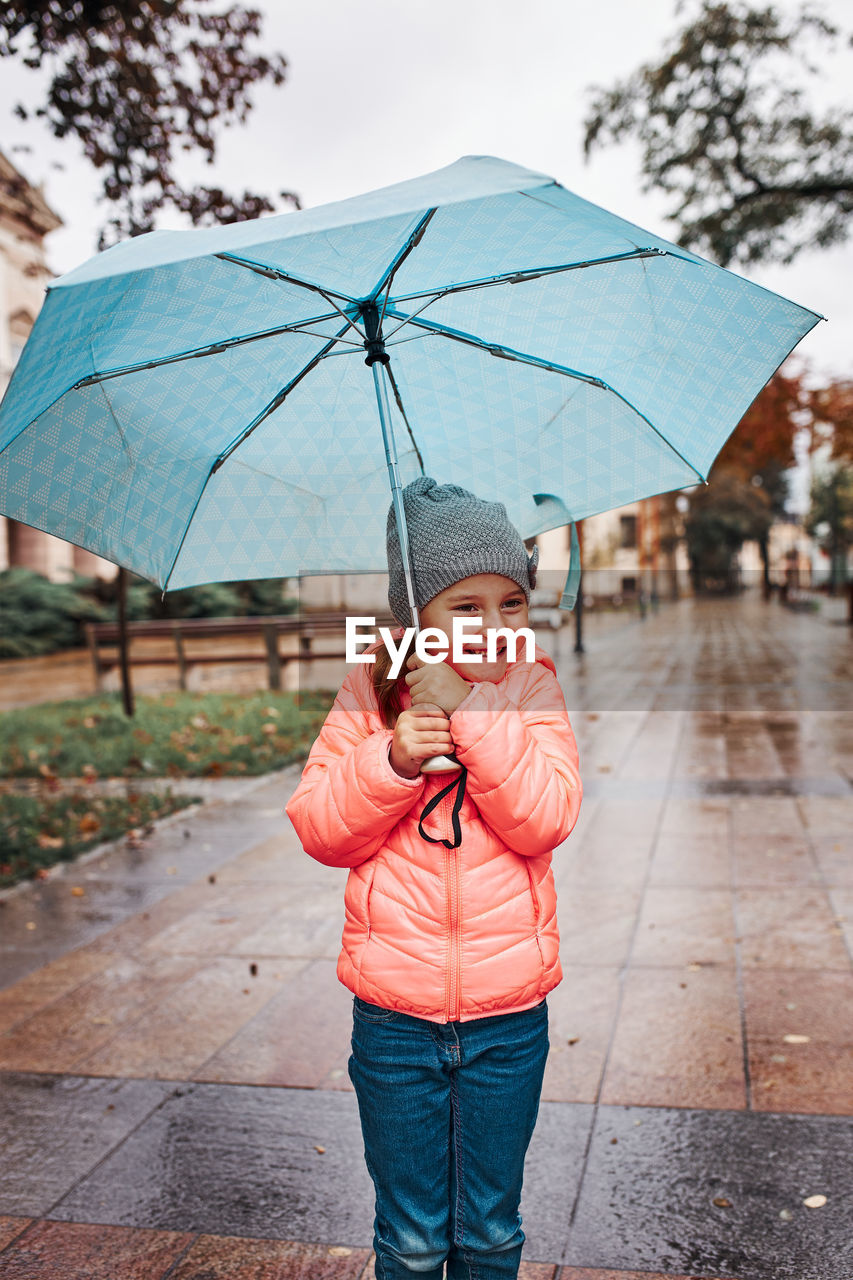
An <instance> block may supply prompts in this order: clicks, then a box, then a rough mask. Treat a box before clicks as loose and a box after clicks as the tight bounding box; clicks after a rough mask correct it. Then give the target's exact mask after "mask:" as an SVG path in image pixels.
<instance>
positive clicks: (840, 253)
mask: <svg viewBox="0 0 853 1280" xmlns="http://www.w3.org/2000/svg"><path fill="white" fill-rule="evenodd" d="M259 7H261V8H263V9H264V10H265V12H266V15H267V20H266V32H265V40H264V44H265V47H266V48H267V49H268V50H270V49H278V50H280V51H281V52H283V53H284V54H285V56H286V57H287V58H288V61H289V64H290V73H289V77H288V81H287V83H286V84H285V85H284V86H283V87H282V88H280V89H264V90H262V91H261V92H260V93H259V94H258V96H257V106H256V110H255V111H254V112H253V114H252V115H251V117H250V119H249V123H248V124H247V126H246V127H244V128H243V129H240V130H236V129H235V130H232V131H230V133H226V134H224V135H223V140H222V145H221V152H220V156H219V158H218V161H217V164H216V167H215V169H214V170H213V171H211V170H210V169H206V168H203V167H199V173H198V176H199V177H201V178H203V179H204V180H205V181H208V182H209V181H211V179H212V178H214V179H215V180H216V181H218V182H220V183H221V184H222V185H223V186H225V187H226V188H228V187H233V188H234V189H236V190H242V189H243V188H244V187H251V188H253V189H255V190H263V191H265V192H268V193H270V194H274V193H276V192H277V191H280V190H283V189H290V190H294V191H296V192H297V193H298V194H299V196H300V198H301V200H302V203H303V205H304V206H309V205H316V204H323V203H325V202H327V201H330V200H336V199H340V198H342V197H345V196H349V195H354V194H357V193H359V192H362V191H367V190H371V189H372V188H374V187H379V186H384V185H387V184H389V183H392V182H397V181H400V180H402V179H404V178H409V177H413V176H415V175H416V174H419V173H423V172H426V171H429V170H431V169H436V168H440V167H441V166H443V165H445V164H449V163H450V162H451V161H453V160H456V159H458V157H459V156H462V155H468V154H490V155H496V156H500V157H502V158H504V159H507V160H512V161H515V162H516V163H519V164H523V165H526V166H527V167H529V168H533V169H539V170H541V171H542V172H544V173H547V174H550V175H551V176H553V177H555V178H556V179H557V180H558V181H559V182H561V183H562V184H563V185H564V186H566V187H568V188H570V189H571V190H573V191H576V192H578V193H579V194H580V195H582V196H584V197H585V198H586V199H589V200H592V201H594V202H596V203H598V204H601V205H603V206H605V207H606V208H609V209H612V210H613V211H614V212H616V213H619V214H621V215H622V216H623V217H626V218H629V219H631V220H632V221H635V222H638V223H639V224H640V225H642V226H646V227H647V228H648V229H650V230H653V231H656V232H659V233H661V234H663V235H667V236H672V234H673V232H672V227H671V226H670V225H668V224H667V223H666V222H665V212H666V208H667V204H666V201H665V200H663V199H662V198H661V196H660V195H656V194H647V195H644V194H643V193H642V192H641V191H640V189H639V176H638V165H637V158H636V153H635V152H634V150H633V148H631V147H620V148H618V149H609V150H608V151H607V152H606V153H605V152H601V153H598V154H597V155H596V156H595V158H594V159H593V160H592V161H591V162H590V163H589V164H586V163H585V162H584V160H583V156H582V147H581V140H582V121H583V116H584V112H585V103H586V91H587V88H588V86H590V85H591V84H610V83H612V81H613V80H614V79H615V78H617V77H619V76H623V75H626V74H627V73H629V72H630V71H632V70H633V69H634V68H635V67H636V66H637V65H638V64H639V63H640V62H641V61H646V60H648V59H650V58H655V57H657V56H658V55H659V53H660V51H661V48H662V45H663V43H664V41H665V40H666V38H667V36H668V35H669V34H670V33H671V32H672V31H673V30H674V28H675V25H676V19H675V16H674V10H675V5H674V0H642V3H637V0H599V2H598V3H590V0H523V3H519V0H429V3H428V4H418V3H405V2H403V0H360V2H359V3H353V2H352V0H265V3H263V4H261V5H259ZM780 7H782V8H785V9H792V8H793V7H795V6H794V5H793V3H791V0H782V3H781V6H780ZM820 7H821V8H822V10H823V11H824V12H827V13H829V14H830V15H831V16H835V17H836V18H837V19H838V20H839V21H841V20H843V18H844V16H845V11H846V10H847V7H848V0H823V2H822V4H821V6H820ZM847 73H848V76H849V63H848V67H847ZM35 83H36V81H35V77H34V76H33V74H32V73H28V72H26V71H25V70H24V69H23V68H20V67H18V66H16V65H14V64H12V63H10V62H8V61H7V62H5V63H4V64H3V65H2V76H0V113H2V121H3V128H2V133H0V147H2V149H3V150H4V151H6V152H7V154H9V156H10V158H11V159H12V160H13V161H14V162H15V163H16V164H17V165H18V167H19V168H21V169H22V171H23V172H24V173H25V174H26V176H27V177H29V178H30V179H31V180H34V181H36V182H44V183H45V188H46V195H47V198H48V200H49V202H50V203H51V205H52V206H53V208H54V209H55V210H56V211H57V213H58V214H60V216H61V217H62V218H63V219H64V220H65V223H66V226H65V227H64V228H63V229H62V230H60V231H58V232H55V233H54V234H53V235H52V236H51V237H50V239H49V241H48V249H49V259H50V264H51V266H52V267H53V269H54V270H56V271H58V272H61V271H65V270H68V269H70V268H71V267H72V266H75V265H77V264H78V263H79V262H81V261H83V260H84V259H85V258H87V257H89V256H90V255H91V254H92V252H94V245H95V241H96V238H97V229H98V225H99V222H100V221H102V220H103V216H104V215H103V214H102V213H101V212H100V211H99V210H98V208H97V207H96V205H95V203H94V198H93V196H94V192H95V189H96V181H95V179H94V178H93V177H92V176H91V174H90V173H89V172H88V171H87V169H86V167H85V164H84V163H83V162H82V161H81V160H79V158H78V155H77V153H76V151H75V144H74V143H73V142H70V141H66V142H64V143H60V142H57V141H55V140H53V139H49V138H47V137H46V135H45V134H44V132H43V131H41V130H40V128H39V126H38V125H35V124H32V125H22V124H20V123H19V122H17V121H16V120H15V119H14V118H13V116H12V107H13V105H14V102H15V101H16V100H17V98H18V97H21V96H27V97H30V98H31V99H32V95H33V92H34V86H35ZM843 86H844V81H843V79H842V74H841V72H840V69H838V70H836V72H835V79H834V81H833V80H830V81H829V83H828V84H827V83H825V84H824V85H823V86H822V90H821V91H822V92H823V93H825V94H828V95H832V96H834V97H836V99H837V98H838V97H840V94H841V93H842V92H843V91H844V90H843ZM21 143H24V144H29V145H30V146H31V147H32V148H33V149H32V150H31V151H29V152H25V151H21V150H18V149H16V148H17V146H18V144H21ZM59 164H62V165H63V166H64V167H63V168H61V169H60V168H58V167H57V165H59ZM162 225H175V226H177V225H180V224H179V222H178V221H177V220H176V218H175V217H174V215H173V216H171V218H170V217H166V218H164V220H163V222H162ZM750 275H751V276H752V278H753V279H755V280H757V281H758V282H759V283H761V284H763V285H766V286H767V287H769V288H772V289H775V290H777V291H778V292H780V293H783V294H785V295H786V296H787V297H790V298H793V299H794V300H795V301H797V302H800V303H802V304H803V305H805V306H808V307H811V308H812V309H813V310H815V311H818V312H821V313H823V314H824V315H826V316H828V317H829V321H830V322H829V323H828V324H821V325H818V326H817V327H816V329H814V330H813V331H812V333H811V334H809V335H808V336H807V337H806V338H805V339H804V340H803V342H802V343H801V345H800V348H799V351H800V353H801V355H802V357H803V358H804V359H806V360H807V361H808V362H809V364H810V365H811V366H812V369H813V371H814V373H815V374H817V375H821V374H826V373H828V374H833V375H836V376H847V377H849V376H851V372H853V370H851V361H850V348H851V339H853V288H851V283H853V245H848V246H845V247H844V248H841V249H835V250H832V251H828V252H823V253H808V254H803V255H802V256H801V257H800V258H799V259H798V260H797V262H796V263H795V264H794V265H793V266H791V267H760V268H755V269H753V270H751V271H750Z"/></svg>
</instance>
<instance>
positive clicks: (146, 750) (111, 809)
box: [0, 691, 334, 887]
mask: <svg viewBox="0 0 853 1280" xmlns="http://www.w3.org/2000/svg"><path fill="white" fill-rule="evenodd" d="M333 697H334V695H333V694H331V693H303V694H301V695H300V696H299V700H298V703H297V700H296V697H295V696H294V694H292V693H271V692H269V691H267V692H261V693H256V694H248V695H246V694H227V693H206V694H193V693H168V694H162V695H160V696H159V697H153V698H152V697H149V698H144V697H140V698H138V699H137V703H136V715H135V716H134V717H133V718H132V719H130V720H128V719H127V717H126V716H125V715H124V714H123V712H122V709H121V702H120V701H119V698H118V697H117V696H115V695H111V696H101V697H94V698H79V699H75V700H73V701H68V702H47V703H42V704H41V705H40V706H37V707H25V708H22V709H20V710H15V711H6V712H3V713H0V778H3V779H10V780H11V779H33V780H34V781H32V782H30V783H28V784H27V783H25V784H24V786H25V787H26V790H25V791H22V790H21V788H20V787H18V788H17V789H12V788H10V787H7V788H6V789H5V790H0V887H2V886H8V885H10V884H14V883H15V882H16V881H17V880H22V879H24V878H26V877H27V876H38V875H39V874H43V873H45V872H46V869H47V868H48V867H50V866H52V865H53V864H54V863H56V862H59V861H67V860H70V859H72V858H75V857H77V855H78V854H80V853H83V852H85V850H87V849H91V848H92V847H93V846H94V845H96V844H100V843H101V842H102V841H104V840H115V839H118V838H119V837H120V836H123V835H125V834H127V833H130V834H131V838H133V839H136V838H141V833H144V832H145V831H146V829H148V828H150V824H151V823H152V822H154V821H155V820H156V819H157V818H161V817H164V816H165V815H166V814H168V813H173V812H174V811H175V810H176V809H181V808H183V807H184V806H185V805H188V804H191V803H192V797H188V796H177V795H174V794H172V792H171V790H170V789H168V787H166V788H159V789H157V790H156V791H155V790H148V789H145V790H143V789H141V788H134V787H133V785H132V783H130V782H129V780H131V779H134V778H199V777H207V778H211V777H216V778H218V777H225V776H232V777H239V776H249V775H257V774H262V773H268V772H270V771H271V770H273V769H280V768H282V767H283V766H284V765H286V764H290V763H291V762H293V761H294V760H299V759H302V758H303V757H304V756H305V755H307V754H308V750H309V748H310V746H311V743H312V742H313V741H314V738H315V737H316V736H317V733H318V731H319V729H320V726H321V724H322V723H323V720H324V719H325V716H326V712H327V711H328V709H329V707H330V705H331V703H332V699H333ZM67 778H73V779H79V780H80V785H79V786H71V787H69V786H67V785H65V784H63V782H61V781H60V780H61V779H67ZM107 778H124V779H127V780H128V783H129V784H128V785H127V786H126V787H120V788H119V789H118V790H116V789H115V788H114V787H113V788H103V787H99V785H98V783H99V780H100V779H107Z"/></svg>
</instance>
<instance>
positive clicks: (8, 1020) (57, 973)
mask: <svg viewBox="0 0 853 1280" xmlns="http://www.w3.org/2000/svg"><path fill="white" fill-rule="evenodd" d="M107 963H108V961H107V959H106V958H105V957H104V956H102V955H99V954H98V953H97V952H96V951H92V950H91V949H90V948H87V947H81V948H79V949H78V950H77V951H70V952H69V953H68V954H67V955H64V956H60V957H59V959H57V960H53V961H51V962H50V963H49V964H45V965H42V967H41V968H40V969H36V970H34V972H32V973H30V974H28V975H27V976H26V977H25V978H21V979H20V980H19V981H18V982H14V983H12V985H11V986H8V987H4V988H3V990H2V991H0V1031H7V1030H8V1029H9V1028H10V1027H13V1026H14V1025H15V1023H16V1022H20V1021H21V1020H22V1019H23V1018H27V1017H29V1016H30V1015H31V1014H33V1013H35V1012H36V1011H37V1010H38V1009H42V1008H44V1006H45V1005H48V1004H52V1003H53V1001H54V1000H58V999H59V998H60V997H61V996H64V995H67V994H68V992H69V991H73V990H74V988H75V987H79V986H80V984H81V983H83V982H86V980H87V979H88V978H91V977H92V975H93V974H95V973H98V972H99V971H100V970H102V969H104V968H105V967H106V965H107Z"/></svg>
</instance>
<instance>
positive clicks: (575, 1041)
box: [566, 1036, 580, 1044]
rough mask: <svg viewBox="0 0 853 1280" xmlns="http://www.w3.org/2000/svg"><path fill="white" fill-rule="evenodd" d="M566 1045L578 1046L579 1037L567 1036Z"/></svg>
mask: <svg viewBox="0 0 853 1280" xmlns="http://www.w3.org/2000/svg"><path fill="white" fill-rule="evenodd" d="M566 1044H580V1036H569V1038H568V1040H567V1041H566Z"/></svg>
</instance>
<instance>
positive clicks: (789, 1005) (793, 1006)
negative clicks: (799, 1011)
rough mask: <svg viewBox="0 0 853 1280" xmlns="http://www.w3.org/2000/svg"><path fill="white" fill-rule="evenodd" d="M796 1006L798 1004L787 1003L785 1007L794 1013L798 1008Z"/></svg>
mask: <svg viewBox="0 0 853 1280" xmlns="http://www.w3.org/2000/svg"><path fill="white" fill-rule="evenodd" d="M796 1007H797V1006H796V1005H795V1004H786V1005H785V1008H786V1009H787V1010H788V1012H789V1013H793V1012H794V1010H795V1009H796Z"/></svg>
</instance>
